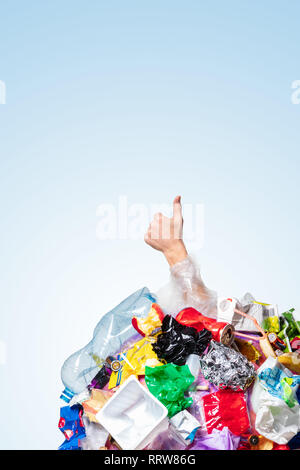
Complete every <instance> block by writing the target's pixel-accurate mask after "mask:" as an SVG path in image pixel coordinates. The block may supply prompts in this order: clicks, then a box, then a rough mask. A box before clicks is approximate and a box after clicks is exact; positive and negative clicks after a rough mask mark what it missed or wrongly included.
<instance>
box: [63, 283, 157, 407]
mask: <svg viewBox="0 0 300 470" xmlns="http://www.w3.org/2000/svg"><path fill="white" fill-rule="evenodd" d="M153 302H156V298H155V297H154V296H153V294H151V293H150V291H149V289H148V288H147V287H144V288H142V289H140V290H138V291H137V292H135V293H133V294H132V295H130V296H129V297H127V299H125V300H123V302H121V303H120V304H119V305H117V306H116V307H115V308H114V309H113V310H111V311H110V312H108V313H106V314H105V315H103V317H102V318H101V320H100V321H99V323H98V324H97V326H96V328H95V330H94V334H93V338H92V340H91V341H90V342H89V343H88V344H87V345H86V346H85V347H84V348H82V349H80V350H79V351H77V352H75V353H74V354H72V355H71V356H70V357H69V358H68V359H67V360H66V361H65V362H64V364H63V366H62V369H61V379H62V381H63V383H64V385H65V387H66V388H65V390H64V391H63V393H62V395H61V397H60V398H61V399H63V400H64V401H66V402H67V403H69V401H70V400H71V398H72V397H73V396H74V395H75V394H78V393H81V392H82V391H83V390H84V389H85V388H86V387H87V386H88V385H89V384H90V382H91V380H92V379H93V378H94V377H95V376H96V374H97V373H98V372H99V370H100V369H101V367H102V366H103V364H104V361H105V359H106V358H107V356H109V355H113V354H115V353H117V352H118V351H119V350H120V349H121V347H122V345H123V343H124V342H125V341H127V340H128V339H129V338H131V337H132V336H134V335H136V330H135V329H134V328H133V326H132V323H131V320H132V317H133V316H135V317H144V316H146V315H147V314H148V312H149V310H150V308H151V305H152V303H153Z"/></svg>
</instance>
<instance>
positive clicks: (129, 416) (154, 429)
mask: <svg viewBox="0 0 300 470" xmlns="http://www.w3.org/2000/svg"><path fill="white" fill-rule="evenodd" d="M167 415H168V410H167V408H166V407H165V406H164V405H163V404H162V403H161V402H160V401H159V400H157V398H155V397H154V396H153V395H152V394H151V393H150V392H149V390H148V389H147V388H146V387H144V386H143V385H141V384H140V382H139V381H138V379H137V378H136V377H135V376H133V375H132V376H130V377H129V378H128V379H127V380H126V382H124V383H123V384H122V385H121V387H120V388H119V389H118V390H117V392H116V393H115V394H114V395H113V396H112V397H111V398H110V399H109V400H108V402H107V403H106V404H105V405H104V407H103V408H102V409H101V410H100V411H99V412H98V413H97V415H96V419H97V420H98V422H99V423H100V424H102V426H103V427H104V428H105V429H106V430H107V431H108V432H109V433H110V434H111V435H112V437H113V438H114V439H115V441H116V442H117V443H118V444H119V446H120V447H121V448H122V449H123V450H135V449H137V450H140V449H143V448H144V447H146V445H147V444H149V442H151V440H152V439H153V438H154V437H155V435H156V434H157V433H158V432H160V431H161V430H162V429H163V428H164V427H166V426H167V423H168V418H167Z"/></svg>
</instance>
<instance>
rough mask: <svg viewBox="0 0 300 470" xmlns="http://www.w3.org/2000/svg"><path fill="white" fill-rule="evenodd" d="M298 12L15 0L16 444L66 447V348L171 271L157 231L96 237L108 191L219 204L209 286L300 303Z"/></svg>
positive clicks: (6, 156) (3, 63) (4, 414)
mask: <svg viewBox="0 0 300 470" xmlns="http://www.w3.org/2000/svg"><path fill="white" fill-rule="evenodd" d="M299 15H300V4H299V2H298V1H297V0H294V1H293V0H290V1H289V2H284V1H276V0H264V1H263V2H261V1H258V0H256V1H240V0H236V1H233V0H231V1H226V2H225V1H222V0H219V1H211V2H204V1H196V0H195V1H191V0H185V1H178V0H172V1H171V0H164V1H161V0H152V1H151V2H150V1H148V2H146V1H144V2H141V1H133V0H127V1H120V0H118V1H117V0H114V1H113V2H112V1H111V2H108V1H106V2H104V1H99V0H97V1H89V2H79V1H75V0H72V1H70V0H68V1H66V0H64V1H63V2H62V1H58V0H53V1H51V2H50V1H48V2H40V1H24V0H22V1H14V0H12V1H9V2H5V3H4V2H2V3H1V6H0V79H1V80H4V81H5V83H6V86H7V103H6V105H0V152H1V176H0V177H1V181H0V191H1V199H0V204H1V245H0V250H1V253H0V257H1V266H2V269H1V295H0V306H1V328H0V341H2V343H5V344H6V352H7V360H6V363H5V364H2V365H0V384H1V385H0V387H1V403H2V411H1V418H2V419H1V422H2V425H1V432H0V434H1V439H0V446H1V448H9V449H14V448H21V449H39V448H50V449H51V448H57V447H58V445H59V444H60V443H61V442H62V440H63V439H62V437H63V436H62V434H61V433H60V432H59V431H58V429H57V422H58V417H59V405H60V403H59V400H58V396H59V394H60V391H61V389H62V384H61V382H60V375H59V374H60V367H61V364H62V362H63V361H64V359H65V358H66V357H67V356H68V355H69V354H70V353H72V352H73V351H75V350H77V349H79V348H80V347H81V346H83V345H84V344H85V343H87V342H88V340H89V339H90V337H91V333H92V330H93V328H94V326H95V325H96V323H97V321H98V319H99V316H100V315H101V314H102V313H104V312H105V311H107V310H108V309H110V308H111V307H113V306H114V305H115V304H116V303H118V302H119V301H120V300H122V299H123V298H124V297H125V296H127V295H128V294H129V293H131V292H132V291H134V290H135V289H137V288H139V287H141V286H143V285H147V286H148V287H149V288H151V289H152V290H156V289H157V288H158V287H160V286H161V285H162V284H164V283H165V282H167V280H168V268H167V265H166V263H165V262H164V260H163V258H162V256H161V255H160V253H157V252H153V251H151V250H150V248H148V247H147V246H146V245H145V244H144V242H143V241H142V240H140V241H136V242H133V241H110V242H108V241H107V242H105V241H104V242H100V241H99V240H97V238H96V224H97V218H96V208H97V206H98V205H99V204H101V203H103V202H108V203H113V204H117V202H118V197H119V195H122V194H123V195H127V197H128V200H129V203H145V204H150V203H161V202H164V203H166V202H169V201H171V200H172V198H173V196H175V195H176V194H182V197H183V202H188V203H193V204H196V203H203V204H204V205H205V244H204V247H203V248H202V249H199V250H198V252H197V257H198V259H199V261H200V263H201V266H202V267H203V274H204V277H205V279H206V281H207V283H208V285H209V286H210V287H212V288H215V289H218V290H219V291H222V292H224V293H226V294H227V295H233V296H234V295H236V296H239V295H240V294H243V293H244V292H245V291H250V292H252V293H253V294H254V295H255V296H256V297H257V298H258V299H259V300H263V301H269V302H274V303H278V304H279V306H280V309H281V310H282V309H285V308H287V307H291V306H297V305H298V306H299V303H300V302H299V246H298V245H299V242H298V240H299V196H300V190H299V167H300V163H299V135H300V132H299V130H300V106H297V105H293V104H292V103H291V93H292V90H291V84H292V82H293V81H294V80H297V79H300V67H299V63H300V62H299V44H300V28H299ZM145 228H146V227H145Z"/></svg>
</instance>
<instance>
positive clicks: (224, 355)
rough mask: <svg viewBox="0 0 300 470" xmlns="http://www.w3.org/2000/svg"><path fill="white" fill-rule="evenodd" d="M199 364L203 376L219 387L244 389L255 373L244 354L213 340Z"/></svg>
mask: <svg viewBox="0 0 300 470" xmlns="http://www.w3.org/2000/svg"><path fill="white" fill-rule="evenodd" d="M200 366H201V372H202V374H203V375H204V377H205V378H206V379H207V380H208V381H209V382H211V383H213V384H214V385H216V386H217V387H219V388H221V389H225V388H230V389H232V390H236V391H238V390H245V389H246V388H247V387H248V386H249V385H250V384H251V383H252V381H253V379H254V377H255V375H256V374H255V369H254V366H253V364H251V363H250V362H249V361H247V359H246V357H245V356H243V355H242V354H240V353H238V352H237V351H235V350H234V349H231V348H228V347H227V346H225V345H223V344H221V343H217V342H215V341H211V343H210V347H209V350H208V352H207V353H206V354H205V355H204V356H202V357H201V358H200Z"/></svg>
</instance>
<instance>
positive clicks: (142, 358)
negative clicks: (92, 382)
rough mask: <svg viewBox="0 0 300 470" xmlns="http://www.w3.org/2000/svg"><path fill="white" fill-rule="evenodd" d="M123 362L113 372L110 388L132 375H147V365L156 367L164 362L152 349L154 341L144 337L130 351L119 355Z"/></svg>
mask: <svg viewBox="0 0 300 470" xmlns="http://www.w3.org/2000/svg"><path fill="white" fill-rule="evenodd" d="M118 360H119V361H120V362H121V369H120V370H119V371H117V372H112V374H111V376H110V380H109V384H108V388H109V389H112V388H114V387H117V386H119V385H121V384H122V383H123V382H125V380H126V379H128V377H130V376H131V375H136V376H137V377H138V376H139V375H145V366H146V365H147V366H149V367H156V366H162V365H163V362H160V361H159V360H158V357H157V355H156V353H155V352H154V351H153V349H152V343H151V341H150V340H148V339H147V338H143V339H141V340H140V341H138V342H137V343H135V344H134V346H133V347H132V348H130V349H128V351H125V352H123V353H121V354H120V355H118Z"/></svg>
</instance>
